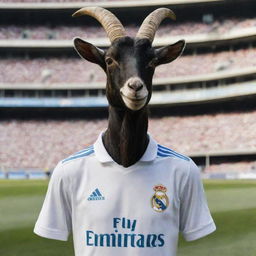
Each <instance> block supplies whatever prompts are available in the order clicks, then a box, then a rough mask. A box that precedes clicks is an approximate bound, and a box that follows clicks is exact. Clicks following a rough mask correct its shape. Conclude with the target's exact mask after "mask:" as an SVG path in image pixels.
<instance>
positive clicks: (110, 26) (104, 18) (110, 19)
mask: <svg viewBox="0 0 256 256" xmlns="http://www.w3.org/2000/svg"><path fill="white" fill-rule="evenodd" d="M82 15H89V16H92V17H93V18H95V19H96V20H98V21H99V23H100V24H101V25H102V26H103V28H104V29H105V31H106V32H107V35H108V37H109V39H110V42H111V43H112V42H113V41H114V40H116V39H118V38H121V37H124V36H125V35H126V34H125V29H124V27H123V25H122V23H121V22H120V21H119V20H118V18H117V17H116V16H115V15H114V14H113V13H111V12H110V11H108V10H106V9H104V8H101V7H84V8H81V9H79V10H78V11H76V12H75V13H74V14H73V15H72V17H79V16H82Z"/></svg>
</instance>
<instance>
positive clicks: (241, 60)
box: [0, 48, 256, 83]
mask: <svg viewBox="0 0 256 256" xmlns="http://www.w3.org/2000/svg"><path fill="white" fill-rule="evenodd" d="M253 66H256V51H255V49H253V48H252V49H250V48H248V49H240V50H237V51H227V52H226V51H223V52H219V53H215V54H212V53H209V54H202V55H187V56H182V57H180V58H179V59H178V60H176V61H174V62H173V63H170V64H167V65H162V66H159V67H157V68H156V72H155V78H159V77H161V78H163V77H170V78H172V77H181V76H188V75H189V76H191V75H200V74H207V73H212V72H217V71H223V70H233V69H241V68H246V67H253ZM0 80H1V82H2V83H26V82H28V83H88V82H96V81H105V73H104V72H103V71H102V70H101V68H100V67H98V66H97V65H95V64H92V63H89V62H88V61H83V60H82V59H80V58H49V59H47V58H36V59H19V58H7V59H2V60H0Z"/></svg>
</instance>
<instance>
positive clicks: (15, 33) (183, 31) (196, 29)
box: [0, 17, 256, 40]
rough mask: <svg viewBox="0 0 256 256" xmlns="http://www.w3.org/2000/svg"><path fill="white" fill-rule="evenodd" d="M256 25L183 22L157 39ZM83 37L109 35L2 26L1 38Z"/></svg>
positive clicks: (82, 29)
mask: <svg viewBox="0 0 256 256" xmlns="http://www.w3.org/2000/svg"><path fill="white" fill-rule="evenodd" d="M255 26H256V19H255V18H247V19H242V18H237V17H233V18H232V17H230V18H229V19H225V17H223V18H218V19H217V20H214V21H213V22H211V23H206V22H205V23H203V22H196V21H189V22H182V23H177V24H176V23H171V22H170V23H168V24H164V25H162V26H161V27H160V28H159V30H158V31H157V34H156V36H157V37H168V36H176V35H181V36H184V35H190V34H205V33H218V34H221V33H226V32H228V31H231V30H240V29H244V28H253V27H255ZM126 31H127V34H128V35H131V36H134V35H136V33H137V31H138V27H137V26H136V24H133V25H127V26H126ZM77 36H80V37H83V38H100V37H102V38H105V37H106V33H105V31H104V30H103V29H102V28H101V27H100V26H97V27H94V26H88V25H87V26H86V25H84V26H53V25H52V26H50V25H48V26H47V25H45V26H31V25H30V26H28V25H23V26H18V25H9V26H3V25H0V39H24V40H25V39H35V40H41V39H49V40H54V39H56V40H63V39H65V40H70V39H72V38H73V37H77Z"/></svg>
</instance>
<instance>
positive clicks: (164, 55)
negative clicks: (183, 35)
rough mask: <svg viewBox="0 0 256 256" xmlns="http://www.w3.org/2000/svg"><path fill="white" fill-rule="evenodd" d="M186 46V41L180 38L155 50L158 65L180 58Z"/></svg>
mask: <svg viewBox="0 0 256 256" xmlns="http://www.w3.org/2000/svg"><path fill="white" fill-rule="evenodd" d="M184 48H185V41H184V40H180V41H178V42H176V43H175V44H171V45H168V46H164V47H161V48H159V49H156V50H155V54H156V66H158V65H161V64H166V63H169V62H172V61H173V60H175V59H176V58H178V57H179V56H180V55H181V54H182V52H183V50H184Z"/></svg>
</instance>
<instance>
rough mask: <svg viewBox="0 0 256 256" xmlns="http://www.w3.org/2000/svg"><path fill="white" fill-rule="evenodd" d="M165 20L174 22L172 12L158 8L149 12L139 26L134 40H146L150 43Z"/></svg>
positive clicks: (174, 18) (174, 17)
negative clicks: (168, 19)
mask: <svg viewBox="0 0 256 256" xmlns="http://www.w3.org/2000/svg"><path fill="white" fill-rule="evenodd" d="M165 18H171V19H172V20H176V16H175V14H174V12H173V11H172V10H170V9H168V8H158V9H156V10H155V11H153V12H151V13H150V14H149V15H148V16H147V17H146V19H145V20H144V21H143V23H142V24H141V26H140V29H139V31H138V33H137V35H136V38H147V39H148V40H149V41H150V42H151V43H152V42H153V40H154V37H155V33H156V30H157V29H158V27H159V25H160V23H161V22H162V21H163V20H164V19H165Z"/></svg>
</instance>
